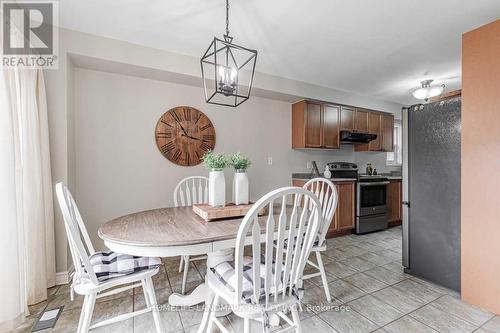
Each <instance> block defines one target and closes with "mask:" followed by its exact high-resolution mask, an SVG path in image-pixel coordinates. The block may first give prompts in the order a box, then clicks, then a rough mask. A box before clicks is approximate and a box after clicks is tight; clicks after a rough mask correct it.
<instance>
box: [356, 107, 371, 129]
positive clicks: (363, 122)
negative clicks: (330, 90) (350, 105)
mask: <svg viewBox="0 0 500 333" xmlns="http://www.w3.org/2000/svg"><path fill="white" fill-rule="evenodd" d="M369 115H370V113H369V112H368V111H367V110H362V109H356V113H355V114H354V130H355V131H356V132H361V133H368V132H369V130H368V118H369Z"/></svg>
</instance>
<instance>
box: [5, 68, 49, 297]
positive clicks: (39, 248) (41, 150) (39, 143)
mask: <svg viewBox="0 0 500 333" xmlns="http://www.w3.org/2000/svg"><path fill="white" fill-rule="evenodd" d="M1 75H2V80H4V90H6V91H5V92H4V94H3V96H5V95H6V96H7V98H8V99H9V103H8V104H6V105H8V107H7V110H5V111H6V112H9V113H10V117H8V118H7V117H6V118H5V119H8V120H10V122H11V124H10V127H11V128H12V145H13V155H14V158H13V160H11V159H9V160H8V161H3V160H2V163H14V169H15V176H14V177H15V178H14V182H15V195H16V198H15V200H16V221H15V222H10V221H4V222H3V223H16V224H17V227H18V230H19V232H20V237H19V240H20V244H19V245H20V246H19V249H20V254H21V255H22V260H21V261H22V267H21V270H22V272H23V274H22V275H24V278H23V280H24V281H23V283H24V292H23V294H24V295H25V298H26V304H36V303H38V302H41V301H43V300H45V299H47V288H48V287H51V286H54V285H55V246H54V212H53V203H52V180H51V171H50V154H49V134H48V120H47V102H46V95H45V83H44V80H43V72H42V70H41V69H28V68H26V69H23V68H13V69H3V70H2V71H1ZM2 112H4V110H2ZM0 153H3V152H0ZM2 155H3V154H2ZM0 191H2V189H1V188H0ZM1 256H2V253H1V251H0V257H1ZM0 288H1V287H0Z"/></svg>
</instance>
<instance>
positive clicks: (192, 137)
mask: <svg viewBox="0 0 500 333" xmlns="http://www.w3.org/2000/svg"><path fill="white" fill-rule="evenodd" d="M181 136H185V137H186V138H189V139H193V140H198V141H202V142H208V141H207V140H203V139H200V138H196V137H194V136H189V135H184V134H181Z"/></svg>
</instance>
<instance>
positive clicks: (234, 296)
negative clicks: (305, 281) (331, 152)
mask: <svg viewBox="0 0 500 333" xmlns="http://www.w3.org/2000/svg"><path fill="white" fill-rule="evenodd" d="M289 200H291V202H292V205H291V207H290V206H288V207H287V202H289ZM263 209H265V210H267V212H265V214H264V215H263V216H259V212H261V211H262V210H263ZM320 214H321V212H320V204H319V200H318V198H317V197H316V195H314V194H313V193H311V192H310V191H308V190H305V189H303V188H299V187H284V188H280V189H277V190H274V191H272V192H270V193H268V194H266V195H264V196H263V197H262V198H261V199H260V200H258V201H257V202H256V203H255V204H254V205H253V206H252V208H251V209H250V210H249V211H248V213H247V214H246V215H245V217H244V218H243V221H242V222H241V224H240V227H239V230H238V235H237V238H236V244H235V245H236V250H235V260H234V261H231V262H228V261H224V262H222V263H219V264H217V265H216V266H215V267H211V268H209V269H208V270H207V276H206V282H207V284H208V286H209V289H210V293H209V296H208V299H207V302H206V304H205V313H204V315H203V319H202V322H201V324H200V328H199V329H198V332H199V333H200V332H203V331H204V330H205V328H206V329H207V332H211V331H212V329H213V325H214V324H215V325H217V326H218V328H219V329H220V330H221V331H222V332H225V333H227V332H228V331H227V329H226V328H225V327H224V325H223V324H222V323H221V322H220V321H219V320H218V319H217V317H216V312H217V311H216V310H217V307H218V306H219V305H220V303H221V301H222V300H224V301H225V302H227V303H228V304H229V305H230V307H231V309H232V311H233V312H234V313H235V314H236V315H237V316H239V317H242V318H243V320H244V332H245V333H248V332H250V320H254V321H259V322H260V323H261V325H262V329H263V331H264V332H268V331H269V328H270V320H269V319H270V317H271V316H276V315H277V316H279V317H281V318H282V319H283V320H284V321H285V322H286V325H285V326H286V327H285V328H284V329H283V330H281V331H283V332H284V331H288V330H291V329H293V330H295V331H296V332H301V326H300V319H299V315H298V308H299V306H300V297H301V294H302V290H301V288H302V273H303V270H304V266H305V264H306V261H307V258H308V257H309V254H310V251H311V248H312V246H313V243H314V241H315V239H316V236H317V233H318V229H319V227H320V219H321V217H320ZM274 244H276V246H274ZM245 245H249V246H250V247H251V253H252V256H251V257H247V256H244V251H245V249H244V247H245ZM288 312H291V318H290V317H289V316H288V315H287V313H288ZM273 332H274V331H273ZM276 332H278V331H276Z"/></svg>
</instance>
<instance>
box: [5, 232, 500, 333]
mask: <svg viewBox="0 0 500 333" xmlns="http://www.w3.org/2000/svg"><path fill="white" fill-rule="evenodd" d="M324 261H325V266H326V270H327V272H328V281H329V286H330V293H331V295H332V298H333V300H332V303H331V304H328V303H327V302H326V299H325V296H324V292H323V288H322V287H321V284H320V283H319V282H320V280H319V278H315V279H312V280H309V281H307V283H306V284H305V288H306V292H305V296H304V298H303V300H302V301H303V312H302V313H301V318H302V325H303V331H304V332H313V331H314V332H322V333H323V332H324V333H327V332H331V333H335V332H337V333H344V332H377V333H404V332H412V333H413V332H453V333H458V332H478V333H493V332H500V317H499V316H495V315H494V314H492V313H489V312H487V311H483V310H481V309H479V308H477V307H474V306H472V305H469V304H467V303H465V302H462V301H461V300H460V297H459V295H458V294H457V293H456V292H454V291H451V290H448V289H446V288H443V287H440V286H437V285H434V284H432V283H429V282H427V281H424V280H422V279H418V278H416V277H412V276H410V275H407V274H405V273H404V272H403V270H402V267H401V228H400V227H397V228H392V229H388V230H386V231H383V232H378V233H373V234H369V235H361V236H358V235H348V236H344V237H339V238H334V239H330V240H329V241H328V250H327V251H326V252H324ZM164 268H165V269H164V271H163V272H162V273H161V274H159V275H157V276H156V277H155V278H154V282H155V288H156V289H157V291H156V292H157V298H158V300H159V302H160V304H165V303H166V302H167V298H168V296H169V295H170V294H171V293H172V290H173V291H179V290H180V284H181V274H180V273H179V272H178V271H177V269H178V258H172V259H167V260H165V266H164ZM204 271H205V266H204V264H203V263H202V262H197V263H195V264H193V265H192V267H191V269H190V274H189V283H188V284H189V288H188V289H189V290H192V289H193V288H194V287H195V286H196V285H197V284H199V283H200V282H201V281H202V280H203V278H202V276H203V272H204ZM61 305H64V311H63V313H62V315H61V317H60V318H59V321H58V322H57V325H56V327H55V328H54V329H52V330H48V331H50V332H75V330H76V327H77V324H78V319H79V315H80V308H81V305H82V298H81V297H78V298H76V299H75V301H73V302H71V301H70V298H69V288H68V286H67V285H64V286H59V287H54V288H51V289H50V297H49V299H48V301H46V302H42V303H40V304H37V305H35V306H32V307H31V310H32V313H33V314H32V315H31V316H30V318H29V320H28V321H27V322H26V323H25V324H24V325H23V326H22V327H20V328H18V329H17V330H16V331H15V332H29V330H30V327H31V325H32V324H33V322H34V320H35V318H36V317H37V316H38V314H39V313H40V312H41V311H42V310H43V309H45V308H47V309H51V308H55V307H58V306H61ZM144 306H145V305H144V299H143V297H142V290H141V289H137V288H136V290H134V291H132V290H129V291H128V292H124V293H121V294H118V295H113V296H111V297H108V298H103V299H100V300H98V303H97V304H96V308H95V311H94V318H93V319H94V320H102V319H105V318H108V317H110V316H113V315H116V314H120V313H124V312H128V311H131V310H132V309H135V310H137V309H141V308H143V307H144ZM202 310H203V308H202V306H201V307H199V308H197V309H170V311H162V314H161V315H162V319H163V321H164V324H165V327H166V329H167V332H186V333H187V332H196V329H197V328H198V324H199V323H200V321H201V317H202V314H203V313H202ZM224 322H225V325H226V327H227V328H228V329H229V330H230V331H233V332H241V331H242V330H243V323H242V320H240V319H239V318H238V317H236V316H234V315H228V316H226V317H225V318H224ZM259 328H260V327H259V326H258V324H257V323H255V324H253V325H252V330H253V331H255V332H259V331H260V329H259ZM92 332H120V333H129V332H130V333H131V332H136V333H138V332H140V333H147V332H154V326H153V320H152V318H151V315H150V314H144V315H141V316H139V317H136V318H134V319H129V320H127V321H125V322H122V323H118V324H115V325H112V326H107V327H103V328H101V329H97V330H94V331H92Z"/></svg>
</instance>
